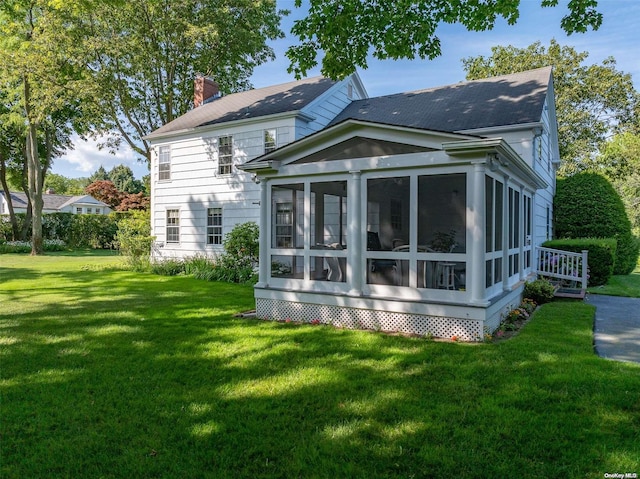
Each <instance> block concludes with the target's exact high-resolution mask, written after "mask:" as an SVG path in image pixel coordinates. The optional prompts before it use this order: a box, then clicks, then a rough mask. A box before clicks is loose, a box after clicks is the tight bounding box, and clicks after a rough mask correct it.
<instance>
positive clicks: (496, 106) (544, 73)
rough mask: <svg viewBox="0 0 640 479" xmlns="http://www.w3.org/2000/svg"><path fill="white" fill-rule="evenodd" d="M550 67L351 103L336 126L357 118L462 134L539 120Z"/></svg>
mask: <svg viewBox="0 0 640 479" xmlns="http://www.w3.org/2000/svg"><path fill="white" fill-rule="evenodd" d="M550 81H551V67H545V68H539V69H537V70H530V71H526V72H521V73H515V74H512V75H504V76H498V77H492V78H487V79H483V80H476V81H469V82H464V83H458V84H454V85H447V86H443V87H438V88H431V89H427V90H419V91H414V92H408V93H399V94H395V95H388V96H381V97H376V98H369V99H366V100H358V101H354V102H352V103H351V104H350V105H349V106H347V108H345V109H344V110H343V111H342V113H340V114H339V115H338V116H337V117H336V118H335V119H334V120H333V121H332V122H331V124H336V123H340V122H342V121H345V120H349V119H355V120H364V121H370V122H375V123H382V124H388V125H397V126H406V127H411V128H419V129H424V130H436V131H448V132H463V131H468V130H474V129H479V128H491V127H500V126H508V125H518V124H527V123H535V122H539V121H540V118H541V115H542V111H543V107H544V102H545V99H546V96H547V90H548V88H549V84H550Z"/></svg>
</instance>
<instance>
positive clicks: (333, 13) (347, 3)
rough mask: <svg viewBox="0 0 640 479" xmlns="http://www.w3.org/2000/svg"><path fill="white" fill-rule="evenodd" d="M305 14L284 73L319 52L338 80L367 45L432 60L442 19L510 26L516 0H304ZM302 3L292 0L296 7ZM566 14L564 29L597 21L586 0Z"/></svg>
mask: <svg viewBox="0 0 640 479" xmlns="http://www.w3.org/2000/svg"><path fill="white" fill-rule="evenodd" d="M309 3H310V5H309V12H308V14H307V16H306V18H303V19H301V20H296V21H295V22H294V25H293V28H292V29H291V32H292V33H293V34H295V35H297V36H298V38H299V41H298V42H297V44H296V45H295V46H291V47H289V49H288V50H287V52H286V55H287V57H288V58H289V60H290V61H291V65H290V67H289V72H293V73H295V75H296V77H298V78H301V77H303V76H305V75H306V73H307V71H309V70H310V69H312V68H314V67H315V66H316V65H317V64H318V60H317V58H318V55H319V53H320V52H323V54H324V58H323V59H322V73H323V74H324V75H326V76H329V77H331V78H335V79H340V78H344V77H346V76H347V75H349V74H351V73H353V72H354V71H356V69H357V67H361V68H367V57H368V55H369V53H370V51H371V50H373V52H372V54H373V57H374V58H378V59H381V60H384V59H395V60H397V59H400V58H407V59H414V58H416V57H419V58H422V59H424V58H429V59H433V58H436V57H438V56H440V54H441V53H442V50H441V44H440V38H439V37H438V36H437V34H436V30H437V28H438V26H439V25H440V24H443V23H459V24H461V25H463V26H464V27H466V28H467V30H469V31H484V30H491V29H492V28H493V26H494V25H495V23H496V20H497V19H498V17H502V18H503V19H505V20H506V21H507V22H508V23H509V24H510V25H514V24H515V23H516V21H517V19H518V16H519V6H520V5H519V4H520V2H519V1H509V2H507V1H500V2H478V1H477V0H460V1H457V2H441V1H435V0H420V1H414V2H400V1H397V0H379V1H376V2H373V1H362V0H344V1H341V2H339V5H336V2H335V0H310V1H309ZM541 3H542V5H543V6H546V7H548V6H556V5H557V1H555V0H543V1H542V2H541ZM301 5H302V1H301V0H296V6H297V7H300V6H301ZM569 10H570V13H569V14H568V15H566V16H565V17H564V18H563V19H562V22H561V26H562V28H563V29H564V30H565V31H566V32H568V33H571V32H582V31H586V30H587V29H588V28H593V29H594V30H597V29H598V28H599V26H600V24H601V23H602V15H601V14H600V13H598V12H597V11H596V10H595V8H594V5H593V3H592V2H591V1H572V2H569Z"/></svg>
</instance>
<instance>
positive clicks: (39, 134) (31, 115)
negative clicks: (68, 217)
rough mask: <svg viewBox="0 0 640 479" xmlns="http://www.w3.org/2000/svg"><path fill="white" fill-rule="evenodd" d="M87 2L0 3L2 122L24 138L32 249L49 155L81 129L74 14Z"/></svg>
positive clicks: (38, 242) (39, 248) (38, 246)
mask: <svg viewBox="0 0 640 479" xmlns="http://www.w3.org/2000/svg"><path fill="white" fill-rule="evenodd" d="M85 4H86V2H84V1H82V2H81V1H80V0H78V1H77V2H75V1H73V0H69V1H68V2H64V3H63V2H51V1H48V0H6V1H4V2H2V3H1V4H0V33H1V35H0V89H1V90H3V92H4V95H3V97H4V98H8V99H9V101H8V102H7V103H5V107H7V109H8V111H5V114H4V115H3V117H2V123H3V127H5V128H7V127H9V128H15V129H17V130H18V134H17V135H16V137H17V138H19V139H20V140H22V139H23V145H22V146H23V148H20V150H21V151H23V154H24V163H25V164H26V177H25V179H26V188H25V191H26V193H27V196H28V199H29V204H30V211H31V212H32V218H31V224H32V254H41V253H42V252H43V238H42V206H43V199H42V190H43V186H44V177H45V174H46V172H47V170H48V169H49V167H50V166H51V162H52V161H53V159H54V158H55V157H56V156H58V155H60V154H61V153H62V151H64V150H65V149H66V148H68V147H69V146H70V141H69V138H70V135H71V133H72V132H73V131H74V130H75V131H82V127H81V121H80V119H81V118H82V115H81V113H80V112H81V106H82V101H81V98H82V96H81V94H80V92H84V91H86V89H85V88H84V86H83V82H82V71H83V68H82V65H79V64H78V62H77V58H78V57H80V56H81V55H80V54H81V51H80V50H79V45H80V41H79V40H80V38H81V36H80V34H79V29H78V23H77V21H76V14H77V13H78V12H79V11H80V10H79V9H80V7H81V6H82V5H85Z"/></svg>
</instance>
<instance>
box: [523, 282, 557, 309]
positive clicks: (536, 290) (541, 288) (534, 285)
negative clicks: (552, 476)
mask: <svg viewBox="0 0 640 479" xmlns="http://www.w3.org/2000/svg"><path fill="white" fill-rule="evenodd" d="M554 293H555V288H554V287H553V285H552V284H551V283H550V282H549V281H547V280H546V279H536V280H535V281H530V282H528V283H525V285H524V292H523V294H522V297H523V299H524V300H527V299H530V300H532V301H533V302H534V303H536V304H544V303H548V302H550V301H553V295H554Z"/></svg>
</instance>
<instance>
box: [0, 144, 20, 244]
mask: <svg viewBox="0 0 640 479" xmlns="http://www.w3.org/2000/svg"><path fill="white" fill-rule="evenodd" d="M5 161H6V160H5V157H4V154H2V153H0V183H1V184H2V190H3V191H4V196H5V198H6V199H7V208H8V209H9V220H10V221H11V240H12V241H17V240H18V238H19V237H20V228H18V218H17V217H16V213H15V211H14V210H13V201H11V193H10V192H9V185H8V183H7V165H6V163H5Z"/></svg>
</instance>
